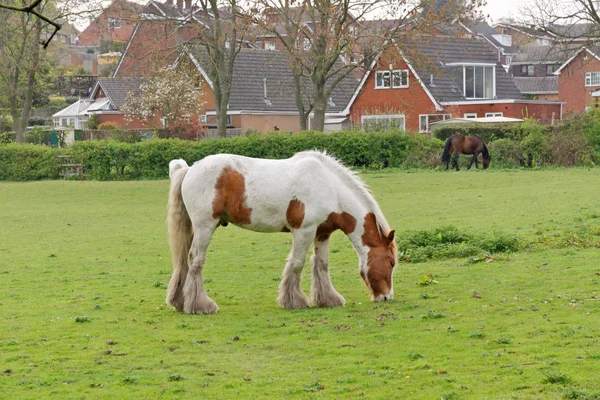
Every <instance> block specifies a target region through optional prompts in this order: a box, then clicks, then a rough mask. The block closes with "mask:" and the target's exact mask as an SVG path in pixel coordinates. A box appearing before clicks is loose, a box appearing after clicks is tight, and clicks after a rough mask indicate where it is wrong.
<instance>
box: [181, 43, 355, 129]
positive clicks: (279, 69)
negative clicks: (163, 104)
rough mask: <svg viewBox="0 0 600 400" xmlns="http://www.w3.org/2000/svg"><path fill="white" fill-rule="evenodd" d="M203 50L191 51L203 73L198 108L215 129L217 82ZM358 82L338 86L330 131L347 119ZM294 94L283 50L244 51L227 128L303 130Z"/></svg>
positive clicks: (237, 63) (238, 61)
mask: <svg viewBox="0 0 600 400" xmlns="http://www.w3.org/2000/svg"><path fill="white" fill-rule="evenodd" d="M204 54H205V53H204V50H203V49H196V50H191V51H190V53H189V56H190V58H191V59H192V62H193V63H194V64H195V65H196V67H197V68H198V72H199V74H200V76H201V77H202V78H201V85H202V88H203V92H204V97H203V100H204V101H205V104H204V108H203V109H202V110H200V112H199V114H200V118H201V120H202V121H203V122H205V124H206V125H207V126H208V127H209V128H210V127H214V126H216V110H215V100H214V94H213V90H212V83H211V82H210V79H209V78H208V76H207V74H206V72H205V66H206V63H207V62H208V60H207V59H206V56H205V55H204ZM340 63H341V61H340ZM357 85H358V80H357V79H356V78H355V77H354V75H352V74H349V75H347V76H346V77H344V78H343V79H342V81H341V82H340V83H339V84H338V86H337V87H336V88H335V89H334V90H333V92H332V94H331V97H330V98H329V102H328V106H327V113H326V120H325V124H326V130H327V129H328V125H330V124H331V125H335V126H336V128H337V125H338V124H340V123H342V122H343V120H346V114H345V113H344V108H345V107H346V105H347V104H348V102H349V101H350V98H351V97H352V95H353V93H354V91H355V90H356V87H357ZM311 88H312V84H311V83H310V82H309V81H308V80H304V87H303V93H309V92H310V90H311ZM295 98H296V96H295V85H294V78H293V75H292V71H291V69H290V66H289V63H288V60H287V58H286V57H285V56H284V55H283V54H282V53H281V52H278V51H270V50H260V49H241V51H240V52H239V53H238V55H237V57H236V60H235V65H234V71H233V83H232V88H231V97H230V99H229V106H228V109H227V115H228V121H229V122H228V128H232V129H238V130H240V131H241V133H245V132H247V131H248V130H255V131H258V132H267V131H272V130H282V131H287V132H298V131H299V130H300V120H299V114H298V107H297V106H296V101H295ZM309 128H310V119H309ZM330 128H332V129H335V128H333V127H331V126H330Z"/></svg>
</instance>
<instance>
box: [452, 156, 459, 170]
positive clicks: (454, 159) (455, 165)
mask: <svg viewBox="0 0 600 400" xmlns="http://www.w3.org/2000/svg"><path fill="white" fill-rule="evenodd" d="M458 156H459V152H458V151H456V152H455V153H454V157H452V163H453V164H454V167H455V168H456V170H457V171H460V168H459V167H458Z"/></svg>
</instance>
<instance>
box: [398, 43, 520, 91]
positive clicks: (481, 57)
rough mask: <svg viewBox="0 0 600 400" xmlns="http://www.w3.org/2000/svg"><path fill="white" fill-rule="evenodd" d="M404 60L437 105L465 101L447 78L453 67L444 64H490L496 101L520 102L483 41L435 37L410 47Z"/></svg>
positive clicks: (510, 83)
mask: <svg viewBox="0 0 600 400" xmlns="http://www.w3.org/2000/svg"><path fill="white" fill-rule="evenodd" d="M421 55H423V56H421ZM407 58H408V59H409V61H410V63H411V65H412V66H413V68H414V69H415V71H416V72H417V74H418V75H419V77H420V78H421V80H422V81H423V84H424V85H425V86H426V87H427V89H428V90H429V92H430V93H431V94H432V96H433V97H434V98H435V99H436V100H437V101H438V102H451V101H465V100H467V99H466V98H465V97H464V96H463V94H462V84H460V83H458V82H456V81H455V80H454V79H452V78H451V76H450V73H451V70H452V69H453V67H452V66H450V65H448V64H465V65H468V64H477V63H479V64H482V63H484V64H494V65H495V66H496V98H498V99H522V98H523V96H522V95H521V92H519V89H517V87H516V86H515V84H514V83H513V81H512V80H511V79H510V76H509V75H508V74H507V73H506V71H505V70H504V68H503V67H502V65H501V64H500V63H499V62H498V55H497V53H496V52H495V51H494V50H493V49H491V48H490V47H489V46H488V44H487V43H486V42H485V41H484V40H483V39H460V38H453V37H439V36H438V37H430V38H422V39H421V40H419V41H417V42H415V43H413V45H412V46H411V54H407ZM459 85H460V87H459Z"/></svg>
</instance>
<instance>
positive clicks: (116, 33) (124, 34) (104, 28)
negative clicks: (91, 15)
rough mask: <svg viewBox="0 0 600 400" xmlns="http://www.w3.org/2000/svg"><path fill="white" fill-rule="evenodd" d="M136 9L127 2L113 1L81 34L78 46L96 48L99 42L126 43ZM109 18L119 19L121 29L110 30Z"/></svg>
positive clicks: (134, 19) (134, 21)
mask: <svg viewBox="0 0 600 400" xmlns="http://www.w3.org/2000/svg"><path fill="white" fill-rule="evenodd" d="M137 7H139V6H137V5H134V4H132V3H129V2H127V1H123V0H115V1H114V2H113V3H111V4H110V5H109V6H108V7H107V8H106V9H104V11H103V12H102V13H101V14H100V15H99V16H98V18H96V19H95V20H94V21H92V22H91V23H90V24H89V25H88V27H87V28H85V29H84V30H83V32H81V34H80V35H79V44H81V45H88V46H98V45H99V44H100V41H101V40H113V41H118V42H126V41H128V40H129V37H130V36H131V32H133V28H134V26H135V23H136V20H137V10H136V8H137ZM109 18H119V19H120V20H121V27H120V28H117V29H110V28H109V26H108V19H109Z"/></svg>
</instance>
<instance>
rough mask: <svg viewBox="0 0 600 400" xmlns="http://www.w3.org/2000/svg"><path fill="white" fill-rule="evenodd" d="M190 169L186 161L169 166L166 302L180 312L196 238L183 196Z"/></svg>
mask: <svg viewBox="0 0 600 400" xmlns="http://www.w3.org/2000/svg"><path fill="white" fill-rule="evenodd" d="M188 169H189V167H188V165H187V163H186V162H185V161H183V160H173V161H171V162H170V163H169V177H170V178H171V188H170V189H169V206H168V214H167V226H168V229H169V246H170V247H171V258H172V262H173V276H172V277H171V281H170V282H169V289H168V290H167V299H166V302H167V304H169V305H172V306H173V307H175V309H176V310H178V311H181V310H183V285H184V283H185V277H186V275H187V272H188V253H189V251H190V247H191V245H192V238H193V233H192V221H191V220H190V216H189V214H188V212H187V209H186V208H185V204H184V202H183V197H182V196H181V184H182V183H183V178H185V175H186V174H187V172H188Z"/></svg>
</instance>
